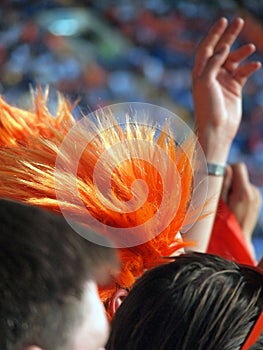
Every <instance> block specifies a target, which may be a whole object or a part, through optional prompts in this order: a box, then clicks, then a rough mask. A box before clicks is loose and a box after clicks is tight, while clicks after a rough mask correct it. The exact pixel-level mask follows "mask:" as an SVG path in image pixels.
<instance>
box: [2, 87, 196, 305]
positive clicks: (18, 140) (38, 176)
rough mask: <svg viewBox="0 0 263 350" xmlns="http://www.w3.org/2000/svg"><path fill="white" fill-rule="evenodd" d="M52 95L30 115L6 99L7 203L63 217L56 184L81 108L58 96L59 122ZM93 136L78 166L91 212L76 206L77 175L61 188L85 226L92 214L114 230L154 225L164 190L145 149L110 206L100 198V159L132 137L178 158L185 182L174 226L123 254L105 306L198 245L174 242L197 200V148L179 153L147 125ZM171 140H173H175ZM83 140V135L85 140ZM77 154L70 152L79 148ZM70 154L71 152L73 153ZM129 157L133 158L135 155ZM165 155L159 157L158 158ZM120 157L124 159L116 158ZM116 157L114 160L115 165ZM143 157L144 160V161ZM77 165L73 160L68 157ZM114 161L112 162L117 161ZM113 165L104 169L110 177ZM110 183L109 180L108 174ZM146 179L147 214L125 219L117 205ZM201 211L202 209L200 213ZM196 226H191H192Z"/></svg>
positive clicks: (121, 170) (38, 101)
mask: <svg viewBox="0 0 263 350" xmlns="http://www.w3.org/2000/svg"><path fill="white" fill-rule="evenodd" d="M47 100H48V91H47V90H46V91H45V92H44V94H42V92H41V91H37V92H36V98H35V101H34V110H32V111H31V112H29V111H26V110H22V109H19V108H16V107H13V106H10V105H9V104H8V103H6V102H5V101H4V99H2V98H1V99H0V164H1V166H0V197H6V198H10V199H14V200H18V201H22V202H26V203H29V204H32V205H37V206H41V207H43V208H46V209H48V210H52V211H56V212H60V206H59V203H58V200H57V197H56V191H55V183H54V169H55V162H56V158H57V155H58V152H59V147H60V145H61V143H62V141H63V139H64V137H65V136H66V135H67V133H68V131H69V130H70V129H71V128H72V127H73V126H74V125H75V124H76V121H75V120H74V118H73V116H72V114H71V112H72V109H73V107H74V106H72V105H70V103H69V102H68V101H67V100H65V99H64V98H63V96H61V95H59V98H58V108H57V114H56V115H55V116H54V115H52V114H51V113H50V111H49V110H48V108H47ZM113 119H114V116H111V115H103V116H100V123H99V124H101V125H104V126H105V125H107V123H109V124H111V122H112V121H113ZM90 129H91V131H90V132H94V133H95V134H94V135H95V137H94V138H92V142H90V143H89V144H87V146H86V148H85V150H84V152H83V153H82V156H81V158H80V160H79V164H78V169H77V186H78V190H79V194H80V197H81V200H82V202H83V203H84V204H85V206H86V208H85V210H84V209H83V208H82V207H79V206H78V205H77V204H76V203H72V202H71V197H70V194H68V193H67V188H68V187H70V186H71V185H72V183H75V180H76V175H75V174H72V173H70V172H61V178H60V179H59V181H61V182H62V183H63V184H64V190H65V191H64V190H62V189H60V191H62V192H63V191H64V192H65V193H62V194H63V197H64V198H65V199H64V205H65V206H66V207H67V210H68V211H69V212H70V213H74V214H75V215H76V217H77V218H78V220H80V221H81V218H83V217H84V216H85V215H86V209H88V210H89V212H90V213H91V215H93V217H94V218H96V219H97V220H99V221H101V222H103V223H105V224H106V225H111V226H115V227H134V226H136V225H139V224H140V223H143V222H145V221H147V219H148V218H150V217H151V216H152V215H153V214H154V213H155V212H156V211H158V208H159V206H160V202H161V199H162V196H161V194H162V189H163V186H164V183H162V182H161V181H160V175H159V174H158V171H157V170H156V169H155V168H154V167H153V166H152V165H151V164H149V163H147V162H145V161H144V160H143V159H144V155H145V153H146V152H147V150H146V149H144V147H143V146H140V147H138V150H137V151H138V159H136V160H134V159H128V160H126V161H125V162H121V163H120V165H119V166H118V167H116V168H115V170H114V172H113V174H112V177H111V186H112V193H113V195H112V197H111V198H110V200H108V201H107V199H105V198H101V197H99V196H98V195H97V192H96V188H95V185H94V181H93V169H94V167H95V164H96V162H97V161H98V159H99V158H100V155H101V154H102V153H103V152H104V151H105V150H106V149H107V147H108V146H110V145H112V144H113V143H114V142H115V141H116V140H117V141H120V142H121V141H123V140H127V139H131V138H134V137H135V138H138V139H142V135H146V136H147V139H148V140H151V141H152V142H156V144H157V145H158V146H159V148H161V149H163V150H164V151H165V152H166V153H167V154H168V155H169V157H170V158H171V159H173V160H174V161H175V162H176V166H177V169H178V173H179V174H180V181H181V184H180V186H181V191H182V193H181V200H180V202H179V207H178V210H177V213H176V215H175V217H174V218H173V219H172V221H171V222H170V224H169V225H167V227H166V228H165V229H164V230H163V231H162V232H161V233H160V234H159V235H158V236H157V237H155V238H152V237H151V232H152V230H154V227H150V226H147V232H146V233H147V235H148V236H149V241H148V242H146V243H144V244H141V245H138V246H135V247H132V248H123V249H119V256H120V259H121V271H120V274H119V276H118V277H117V278H116V279H115V283H113V284H112V286H111V287H109V288H107V289H101V291H100V293H101V298H102V300H103V301H104V302H107V301H108V299H109V298H110V297H111V296H112V295H113V294H114V293H115V292H116V288H119V287H121V288H126V289H129V288H130V287H131V286H132V285H133V283H134V281H135V279H136V278H138V277H139V276H141V274H142V273H143V272H144V271H145V270H146V269H150V268H152V267H154V266H157V265H159V264H161V263H164V259H162V257H163V256H169V255H171V254H172V253H174V252H175V251H176V250H177V249H180V248H181V247H183V246H186V245H189V244H191V243H184V242H182V241H181V240H177V239H175V235H176V233H177V232H178V231H179V230H180V229H181V227H182V224H183V221H184V218H185V213H186V210H187V209H188V206H189V201H190V199H191V184H192V177H193V173H192V157H191V155H193V150H194V144H193V142H192V140H190V139H189V140H187V141H186V142H187V143H188V145H186V147H187V150H189V152H188V153H187V155H186V154H185V153H184V152H182V149H181V148H180V146H178V145H175V143H174V141H171V139H169V138H168V137H167V133H165V132H160V134H159V135H158V137H156V135H155V134H154V130H153V129H150V128H147V127H145V126H140V125H135V126H134V127H131V126H130V127H126V129H125V130H124V129H121V128H118V127H117V126H116V127H114V128H111V129H110V131H109V132H105V131H103V132H102V131H101V130H100V126H99V127H97V129H96V128H95V127H94V125H93V124H90ZM168 135H169V133H168ZM80 137H81V135H80ZM72 148H73V147H71V149H72ZM69 151H70V150H69ZM128 154H129V152H128ZM154 156H155V157H156V156H158V154H157V155H156V154H153V157H154ZM113 157H115V158H116V157H118V152H116V153H115V154H114V155H113ZM115 158H114V159H115ZM140 158H142V159H140ZM65 159H67V160H68V162H69V163H70V159H71V155H70V154H68V155H66V156H65ZM110 161H111V159H108V162H110ZM107 167H108V163H105V164H104V169H105V171H106V170H107ZM163 167H164V169H165V172H166V176H165V182H166V183H165V185H167V186H168V188H170V189H171V191H170V192H171V193H169V195H170V197H169V200H170V201H173V200H175V199H176V197H175V194H173V193H174V192H173V189H174V188H175V187H176V181H177V180H176V177H175V174H174V172H173V171H172V169H171V168H169V166H168V165H167V164H166V162H163ZM101 176H102V177H103V176H104V173H102V174H101ZM138 178H139V179H142V180H144V181H145V182H146V183H147V185H148V187H149V195H148V198H147V200H146V201H145V203H144V204H143V206H142V207H141V208H139V209H138V210H136V211H135V212H131V213H124V214H123V213H119V212H118V211H114V210H113V209H112V206H110V205H109V204H111V205H112V204H114V202H115V201H117V200H118V201H119V200H122V201H124V202H125V201H127V200H129V199H130V198H131V195H132V194H131V184H132V183H133V181H134V180H135V179H138ZM170 206H171V205H170V203H166V206H165V207H166V208H167V213H166V212H164V213H163V217H162V219H163V220H164V222H165V220H166V216H167V215H168V214H169V210H170ZM200 209H202V208H200ZM187 224H189V223H187Z"/></svg>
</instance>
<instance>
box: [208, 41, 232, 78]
mask: <svg viewBox="0 0 263 350" xmlns="http://www.w3.org/2000/svg"><path fill="white" fill-rule="evenodd" d="M229 51H230V46H229V45H223V46H221V48H220V50H219V51H218V52H216V53H215V54H214V55H213V56H212V57H211V58H210V59H209V61H208V63H207V64H206V67H205V68H204V71H203V76H206V75H209V76H210V78H213V77H216V76H217V74H218V71H219V69H220V68H221V67H222V65H223V64H224V62H225V60H226V58H227V56H228V55H229Z"/></svg>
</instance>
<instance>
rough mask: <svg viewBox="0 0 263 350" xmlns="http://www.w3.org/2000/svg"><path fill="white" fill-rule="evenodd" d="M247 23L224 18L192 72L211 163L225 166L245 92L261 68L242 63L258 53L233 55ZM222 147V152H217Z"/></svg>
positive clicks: (247, 49)
mask: <svg viewBox="0 0 263 350" xmlns="http://www.w3.org/2000/svg"><path fill="white" fill-rule="evenodd" d="M243 25H244V21H243V20H242V19H241V18H237V19H236V20H234V21H233V22H232V23H231V24H230V25H228V22H227V20H226V19H225V18H221V19H220V20H219V21H217V22H216V23H215V25H214V26H213V27H212V28H211V30H210V31H209V33H208V35H207V36H206V37H205V38H204V39H203V41H202V42H201V44H200V45H199V48H198V50H197V54H196V59H195V64H194V68H193V72H192V79H193V98H194V105H195V121H196V128H197V132H198V136H199V141H200V143H201V146H202V147H203V149H204V152H205V155H206V156H207V159H208V161H210V162H212V161H214V162H222V163H223V162H225V161H226V159H227V156H228V152H229V148H230V146H231V143H232V141H233V138H234V136H235V135H236V132H237V130H238V127H239V125H240V121H241V114H242V108H241V106H242V101H241V97H242V88H243V86H244V84H245V83H246V81H247V79H248V78H249V77H250V75H251V74H252V73H254V72H255V71H257V70H258V69H259V68H260V67H261V64H260V63H259V62H256V61H252V62H246V63H243V61H244V60H245V59H246V58H247V57H248V56H250V55H251V54H252V53H253V52H254V51H255V46H254V45H253V44H246V45H243V46H242V47H240V48H238V49H236V50H234V51H233V52H230V49H231V45H232V44H233V43H234V42H235V40H236V38H237V36H238V34H239V33H240V31H241V29H242V27H243ZM218 145H220V150H218V148H219V147H218Z"/></svg>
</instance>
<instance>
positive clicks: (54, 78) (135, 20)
mask: <svg viewBox="0 0 263 350" xmlns="http://www.w3.org/2000/svg"><path fill="white" fill-rule="evenodd" d="M221 16H226V17H227V18H228V19H229V20H231V19H233V18H235V17H237V16H242V17H243V18H244V19H245V20H246V25H245V28H244V30H243V32H242V34H241V35H240V37H239V40H238V42H237V44H236V45H237V46H239V45H241V44H242V43H244V42H247V41H252V42H254V43H255V44H256V46H257V52H256V53H255V54H254V58H256V59H259V60H260V61H261V62H263V59H262V58H263V40H262V38H263V0H250V1H249V2H248V1H245V0H243V1H242V0H235V1H234V0H221V1H213V0H207V1H204V0H203V1H194V0H184V1H180V0H177V1H172V0H146V1H136V0H135V1H134V0H120V1H109V0H104V1H70V0H60V1H59V0H57V1H51V0H46V1H45V0H43V1H35V2H32V1H27V0H16V1H8V0H6V1H5V0H2V1H1V5H0V19H1V21H0V93H1V94H2V95H3V96H4V97H5V98H6V99H7V100H8V101H9V102H10V103H14V104H16V105H19V106H22V107H23V106H24V107H27V105H28V101H29V100H30V99H29V88H30V87H36V86H38V85H42V86H46V85H47V84H48V85H49V86H50V90H51V99H52V98H53V99H54V101H55V99H56V95H55V91H56V90H59V91H61V92H63V93H65V94H66V95H67V96H68V97H69V98H70V99H71V100H73V101H74V100H76V99H77V98H80V108H81V110H82V111H83V112H84V113H88V112H90V111H93V110H94V109H96V108H97V107H99V106H104V105H108V104H112V103H116V102H126V101H144V102H150V103H154V104H157V105H160V106H164V107H166V108H168V109H170V110H171V111H173V112H175V113H177V114H178V115H179V116H180V117H181V118H183V119H185V120H186V121H187V122H188V123H189V124H192V121H193V101H192V96H191V68H192V65H193V58H194V53H195V49H196V46H197V44H198V42H199V41H200V39H201V38H202V37H203V36H204V35H205V33H206V32H207V30H208V29H209V28H210V26H211V24H212V23H213V22H214V21H215V20H216V19H218V18H219V17H221ZM243 101H244V102H243V108H244V115H243V121H242V124H241V127H240V130H239V132H238V135H237V137H236V139H235V141H234V143H233V147H232V149H231V154H230V159H229V161H230V162H236V161H244V162H245V163H246V164H247V166H248V169H249V173H250V178H251V181H252V182H253V183H254V184H256V185H257V186H258V187H259V188H260V189H261V191H262V188H263V70H260V71H259V72H257V73H256V74H255V75H254V76H253V77H252V78H251V79H250V80H249V82H248V83H247V84H246V86H245V91H244V99H243ZM54 103H55V102H54ZM75 113H76V117H77V116H78V113H80V110H77V111H75ZM262 242H263V212H262V213H261V215H260V219H259V222H258V225H257V227H256V229H255V232H254V243H255V248H256V252H257V255H258V257H261V256H262V255H263V243H262Z"/></svg>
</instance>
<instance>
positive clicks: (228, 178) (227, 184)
mask: <svg viewBox="0 0 263 350" xmlns="http://www.w3.org/2000/svg"><path fill="white" fill-rule="evenodd" d="M232 176H233V171H232V167H231V166H230V165H228V166H227V167H226V173H225V176H224V181H223V186H222V192H221V198H222V200H223V201H224V202H225V203H227V202H228V194H229V191H230V189H231V185H232Z"/></svg>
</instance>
